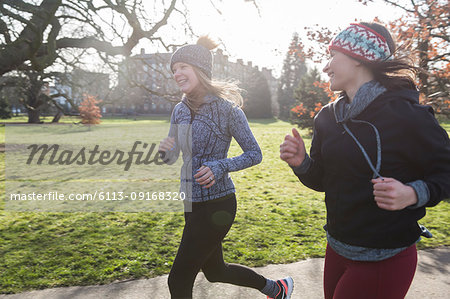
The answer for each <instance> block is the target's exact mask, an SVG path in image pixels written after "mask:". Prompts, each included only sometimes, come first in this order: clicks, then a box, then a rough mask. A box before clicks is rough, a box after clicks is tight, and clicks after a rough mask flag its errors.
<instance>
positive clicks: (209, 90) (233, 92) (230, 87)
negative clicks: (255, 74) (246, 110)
mask: <svg viewBox="0 0 450 299" xmlns="http://www.w3.org/2000/svg"><path fill="white" fill-rule="evenodd" d="M193 68H194V72H195V74H196V76H197V78H198V80H199V82H200V84H201V86H202V87H203V89H204V91H206V94H211V95H215V96H217V97H219V98H222V99H224V100H227V101H229V102H231V103H233V104H234V105H236V106H238V107H242V105H243V103H244V100H243V98H242V95H241V92H242V88H240V87H239V86H238V82H237V81H218V80H213V79H210V78H208V76H207V75H206V74H205V73H204V72H202V71H201V70H199V69H198V68H197V67H195V66H194V67H193ZM186 98H187V103H186V104H187V105H188V106H189V108H191V109H192V110H194V111H197V110H198V107H199V105H198V104H197V105H196V104H194V102H197V101H195V100H199V99H197V98H196V96H195V95H193V96H191V97H190V96H188V95H186Z"/></svg>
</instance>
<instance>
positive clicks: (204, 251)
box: [159, 37, 293, 299]
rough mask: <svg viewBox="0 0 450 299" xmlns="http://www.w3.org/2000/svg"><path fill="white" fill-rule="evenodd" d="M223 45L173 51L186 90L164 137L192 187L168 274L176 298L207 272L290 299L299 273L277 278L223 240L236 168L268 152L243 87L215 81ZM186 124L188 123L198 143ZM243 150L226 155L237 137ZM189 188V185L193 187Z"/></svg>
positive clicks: (205, 42)
mask: <svg viewBox="0 0 450 299" xmlns="http://www.w3.org/2000/svg"><path fill="white" fill-rule="evenodd" d="M216 46H217V45H216V44H215V43H214V42H213V41H211V40H210V39H209V38H208V37H201V38H200V39H199V40H198V42H197V44H190V45H186V46H184V47H181V48H179V49H178V50H177V51H175V53H173V55H172V58H171V61H170V68H171V70H172V72H173V76H174V79H175V81H176V83H177V85H178V87H179V88H180V90H181V91H182V92H183V93H184V95H183V98H182V100H181V102H180V103H178V104H177V105H176V106H175V108H174V110H173V112H172V116H171V127H170V131H169V136H168V137H167V138H165V139H164V140H163V141H161V144H160V147H159V151H161V152H164V157H165V158H166V159H167V163H169V164H172V163H174V162H175V161H176V160H177V158H178V155H179V153H180V151H181V152H182V153H183V166H182V169H181V182H182V183H181V189H182V190H184V189H183V188H186V189H188V190H189V192H187V198H186V203H187V204H186V207H188V208H185V213H184V216H185V226H184V230H183V236H182V239H181V243H180V247H179V249H178V253H177V256H176V257H175V260H174V262H173V266H172V269H171V271H170V274H169V279H168V283H169V289H170V294H171V297H172V298H192V288H193V285H194V281H195V277H196V276H197V273H198V272H199V271H200V270H202V271H203V273H204V274H205V276H206V278H207V279H208V280H209V281H210V282H224V283H231V284H235V285H239V286H246V287H252V288H255V289H258V290H260V291H261V292H262V293H264V294H266V295H267V296H268V298H284V299H287V298H290V296H291V293H292V290H293V281H292V278H290V277H287V278H285V279H281V280H277V281H273V280H270V279H266V278H264V277H263V276H261V275H259V274H257V273H256V272H254V271H253V270H251V269H249V268H247V267H244V266H241V265H236V264H228V263H225V262H224V260H223V252H222V241H223V239H224V238H225V236H226V234H227V233H228V231H229V230H230V228H231V226H232V224H233V221H234V218H235V215H236V206H237V205H236V196H235V187H234V184H233V181H232V180H231V177H230V176H229V174H228V173H229V172H232V171H239V170H242V169H245V168H248V167H251V166H253V165H256V164H258V163H260V162H261V160H262V154H261V150H260V148H259V145H258V143H257V142H256V140H255V137H254V136H253V134H252V132H251V130H250V128H249V125H248V122H247V119H246V117H245V114H244V112H243V111H242V110H241V108H240V105H241V104H242V97H241V95H240V89H239V88H238V87H237V85H236V84H234V83H230V82H219V81H215V80H212V65H213V56H212V53H211V51H210V50H212V49H214V48H215V47H216ZM182 127H188V128H189V129H188V130H189V133H191V134H192V140H188V138H186V134H184V133H185V131H184V130H182V129H181V128H182ZM232 138H234V139H235V140H236V141H237V142H238V144H239V145H240V147H241V148H242V150H243V153H242V154H241V155H239V156H237V157H232V158H227V153H228V149H229V147H230V142H231V139H232ZM186 186H187V187H186Z"/></svg>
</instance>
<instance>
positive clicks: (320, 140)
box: [280, 23, 450, 299]
mask: <svg viewBox="0 0 450 299" xmlns="http://www.w3.org/2000/svg"><path fill="white" fill-rule="evenodd" d="M395 51H396V49H395V44H394V41H393V39H392V37H391V35H390V33H389V32H388V30H387V29H386V28H385V27H384V26H382V25H380V24H376V23H359V24H351V25H350V26H349V27H347V28H346V29H345V30H343V31H342V32H340V33H339V34H338V35H337V36H336V37H335V38H334V39H333V40H332V42H331V44H330V45H329V52H330V58H329V61H328V63H327V65H326V66H325V68H324V69H323V71H324V72H325V73H326V74H327V75H328V76H329V78H330V89H331V90H333V91H336V92H339V93H340V97H339V98H338V99H337V100H336V101H335V102H333V103H330V104H328V105H326V106H325V107H324V108H323V109H322V110H321V111H320V112H319V113H318V115H317V116H316V118H315V121H314V135H313V139H312V144H311V149H310V155H308V154H307V153H306V150H305V145H304V142H303V140H302V138H301V137H300V135H299V133H298V131H297V130H296V129H293V130H292V134H293V135H292V136H291V135H287V136H286V137H285V140H284V142H283V143H282V144H281V146H280V157H281V159H282V160H284V161H286V162H287V163H288V164H289V165H290V166H291V168H292V169H293V171H294V173H295V175H296V176H297V177H298V178H299V179H300V181H301V182H302V183H303V184H304V185H306V186H307V187H309V188H311V189H314V190H316V191H320V192H325V203H326V207H327V224H326V226H325V230H326V233H327V240H328V245H327V249H326V258H325V270H324V292H325V298H326V299H331V298H334V299H342V298H346V299H352V298H366V299H367V298H404V297H405V295H406V293H407V291H408V289H409V286H410V284H411V282H412V279H413V277H414V273H415V269H416V264H417V252H416V245H415V244H416V243H417V242H418V241H419V240H420V238H421V235H422V236H427V237H429V236H430V235H431V234H430V233H429V232H428V231H427V230H426V228H424V227H423V226H420V225H419V224H418V223H417V221H418V220H419V219H421V218H422V217H424V216H425V208H426V207H432V206H435V205H436V204H438V203H439V202H440V201H441V200H442V199H445V198H448V197H449V196H450V142H449V138H448V135H447V133H446V132H445V130H443V129H442V128H441V127H440V126H439V124H438V122H437V121H436V119H435V118H434V115H433V111H432V109H431V107H428V106H422V105H420V104H419V93H418V91H417V89H416V87H415V84H414V75H415V71H416V68H414V67H413V66H410V65H409V64H408V63H407V61H405V60H403V59H399V58H396V57H395Z"/></svg>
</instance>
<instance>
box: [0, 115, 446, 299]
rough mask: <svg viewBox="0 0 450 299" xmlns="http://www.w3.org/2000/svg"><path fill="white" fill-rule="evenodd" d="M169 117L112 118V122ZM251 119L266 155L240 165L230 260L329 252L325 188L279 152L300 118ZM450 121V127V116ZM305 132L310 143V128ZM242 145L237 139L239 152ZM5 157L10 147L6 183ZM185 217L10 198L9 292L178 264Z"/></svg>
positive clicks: (442, 238)
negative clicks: (49, 208)
mask: <svg viewBox="0 0 450 299" xmlns="http://www.w3.org/2000/svg"><path fill="white" fill-rule="evenodd" d="M71 121H72V120H69V122H71ZM165 121H167V120H166V119H163V118H156V119H153V120H152V119H143V120H137V121H134V120H133V119H105V120H104V123H114V124H123V125H132V124H133V123H142V122H148V123H149V125H151V124H152V123H153V122H165ZM250 125H251V128H252V130H253V132H254V134H255V136H256V138H257V140H258V142H259V144H260V146H261V148H262V150H263V162H262V163H261V164H260V165H258V166H256V167H252V168H249V169H246V170H244V171H240V172H237V173H232V177H233V180H234V182H235V185H236V188H237V196H238V214H237V218H236V221H235V223H234V225H233V227H232V229H231V231H230V233H229V234H228V235H227V237H226V239H225V241H224V255H225V260H226V261H229V262H235V263H240V264H244V265H247V266H262V265H266V264H276V263H289V262H294V261H298V260H301V259H305V258H308V257H322V256H324V253H325V244H326V241H325V232H324V230H323V229H322V226H323V225H324V224H325V205H324V203H323V194H322V193H317V192H314V191H311V190H309V189H307V188H305V187H304V186H302V184H301V183H299V182H298V179H297V178H296V177H295V176H294V175H293V173H292V172H291V170H290V169H289V167H288V166H287V165H286V164H285V163H284V162H282V161H281V160H280V159H279V157H278V155H279V144H280V143H281V142H282V140H283V138H284V135H285V134H287V133H289V132H290V128H291V125H290V124H288V123H286V122H282V121H278V120H254V121H251V124H250ZM443 126H444V127H445V129H446V130H447V132H449V131H450V123H449V122H446V123H444V124H443ZM303 133H304V134H306V131H305V132H303ZM305 141H306V143H307V147H308V146H309V143H310V138H306V140H305ZM3 142H4V128H2V127H0V143H3ZM239 152H240V148H239V146H238V145H237V144H236V143H235V142H233V143H232V146H231V148H230V155H237V154H239ZM4 161H5V155H4V153H0V176H1V177H0V184H1V185H0V188H1V189H2V190H4V185H5V182H4V179H5V171H4V169H5V163H4ZM1 194H2V195H1V196H2V198H4V192H2V193H1ZM449 215H450V202H448V201H445V202H442V203H440V204H439V205H438V206H437V207H435V208H431V209H428V212H427V216H426V217H425V218H424V219H422V220H421V223H422V224H424V225H426V226H427V227H428V228H429V229H430V230H431V232H432V233H433V235H434V238H432V239H424V240H423V241H422V242H420V243H419V248H420V249H423V248H428V247H437V246H441V245H450V228H449V220H450V216H449ZM183 224H184V220H183V216H182V214H181V213H143V212H141V213H111V212H110V213H25V212H11V211H5V210H4V209H3V208H2V207H0V257H1V258H0V273H1V275H0V293H16V292H21V291H25V290H30V289H42V288H48V287H55V286H69V285H90V284H103V283H108V282H112V281H115V280H124V279H129V278H143V277H154V276H157V275H161V274H165V273H168V272H169V270H170V267H171V264H172V261H173V259H174V257H175V254H176V250H177V245H178V243H179V240H180V237H181V233H182V228H183Z"/></svg>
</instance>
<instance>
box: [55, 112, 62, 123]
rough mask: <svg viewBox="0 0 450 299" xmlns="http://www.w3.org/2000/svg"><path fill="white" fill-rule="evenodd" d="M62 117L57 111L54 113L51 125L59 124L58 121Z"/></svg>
mask: <svg viewBox="0 0 450 299" xmlns="http://www.w3.org/2000/svg"><path fill="white" fill-rule="evenodd" d="M62 115H63V113H62V112H61V111H58V113H56V115H55V117H53V120H52V123H57V122H59V120H60V119H61V116H62Z"/></svg>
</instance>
